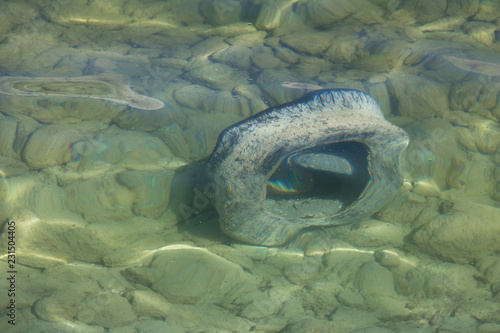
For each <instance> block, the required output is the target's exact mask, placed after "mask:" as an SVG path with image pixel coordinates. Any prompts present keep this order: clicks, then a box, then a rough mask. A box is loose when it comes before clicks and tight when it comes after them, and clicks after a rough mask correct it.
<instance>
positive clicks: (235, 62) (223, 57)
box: [212, 45, 252, 70]
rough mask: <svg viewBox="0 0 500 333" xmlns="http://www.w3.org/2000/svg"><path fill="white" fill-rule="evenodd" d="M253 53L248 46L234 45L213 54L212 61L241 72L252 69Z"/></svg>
mask: <svg viewBox="0 0 500 333" xmlns="http://www.w3.org/2000/svg"><path fill="white" fill-rule="evenodd" d="M251 54H252V51H250V49H249V48H248V47H246V46H241V45H233V46H230V47H228V48H227V49H222V50H220V51H217V52H215V53H214V54H212V59H214V60H215V61H218V62H221V63H223V64H226V65H229V66H232V67H234V68H238V69H241V70H249V69H250V55H251Z"/></svg>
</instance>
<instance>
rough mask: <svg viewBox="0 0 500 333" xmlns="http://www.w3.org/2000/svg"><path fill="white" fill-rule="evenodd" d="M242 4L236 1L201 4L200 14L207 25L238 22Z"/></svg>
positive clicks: (207, 0) (205, 1) (206, 1)
mask: <svg viewBox="0 0 500 333" xmlns="http://www.w3.org/2000/svg"><path fill="white" fill-rule="evenodd" d="M241 6H242V4H241V3H240V2H238V1H235V0H222V1H215V2H214V1H210V0H203V1H202V2H201V3H200V13H201V15H202V16H203V17H204V18H205V21H206V22H207V23H210V24H212V25H215V26H218V25H225V24H229V23H234V22H238V21H239V20H240V12H241V10H242V8H241Z"/></svg>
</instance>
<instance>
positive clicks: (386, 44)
mask: <svg viewBox="0 0 500 333" xmlns="http://www.w3.org/2000/svg"><path fill="white" fill-rule="evenodd" d="M411 52H412V49H411V44H409V43H408V42H406V41H403V40H398V39H393V40H389V41H377V40H374V41H368V42H366V43H365V45H364V47H363V49H362V51H361V52H357V53H356V56H357V57H358V59H356V60H354V61H353V62H352V65H353V66H354V67H356V68H359V69H364V70H367V71H376V72H389V71H390V70H392V69H395V68H400V67H401V66H402V65H403V62H404V60H405V58H406V57H407V56H409V55H410V54H411Z"/></svg>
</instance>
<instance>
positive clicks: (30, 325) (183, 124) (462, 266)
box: [0, 0, 500, 333]
mask: <svg viewBox="0 0 500 333" xmlns="http://www.w3.org/2000/svg"><path fill="white" fill-rule="evenodd" d="M499 24H500V3H498V2H496V1H489V0H469V1H453V0H448V1H445V0H433V1H426V0H415V1H397V0H396V1H394V0H391V1H385V0H371V1H369V0H354V1H353V0H345V1H344V0H338V1H330V0H307V1H306V0H269V1H260V0H241V1H237V0H171V1H168V0H167V1H151V0H150V1H135V0H113V1H101V0H93V1H80V0H76V1H68V0H55V1H50V2H47V1H43V0H33V1H15V2H13V1H1V2H0V77H1V78H0V189H1V190H0V222H1V223H2V234H1V238H0V249H1V250H0V253H1V256H0V258H1V259H0V266H1V271H0V275H1V276H2V278H1V279H0V292H1V293H2V294H3V295H7V297H2V298H0V305H1V309H2V310H0V314H1V317H0V319H1V320H0V330H1V331H2V332H54V331H58V332H60V331H61V332H108V331H109V332H150V331H159V332H297V333H298V332H499V331H500V295H499V294H498V292H499V291H500V256H499V255H498V252H499V251H500V245H499V244H500V218H499V217H498V216H499V215H500V214H499V212H500V210H499V207H500V127H499V119H500V97H499V96H500V95H499V91H500V56H499V55H500V28H499ZM321 88H325V89H326V88H338V89H357V90H361V91H363V92H366V93H368V94H370V95H371V96H372V97H374V98H375V99H376V100H377V102H378V103H379V105H380V107H381V110H382V113H383V114H384V116H385V118H386V119H387V120H388V121H390V122H391V123H393V124H395V125H397V126H399V127H401V128H403V129H404V130H405V131H406V132H407V133H408V134H409V137H410V144H409V146H408V149H407V150H406V151H405V153H404V155H403V166H402V167H403V174H404V179H403V180H402V188H401V190H400V191H399V192H398V193H397V195H396V196H395V198H394V199H393V200H392V201H391V203H390V204H389V205H388V206H386V207H384V208H382V209H381V210H380V211H379V212H377V213H376V214H374V215H373V216H371V217H370V218H368V219H365V220H362V221H353V222H352V223H351V224H347V225H343V226H337V227H330V228H318V229H307V230H304V231H303V232H302V233H301V234H299V235H297V236H296V237H294V238H293V240H292V241H291V242H289V243H287V244H285V245H282V246H277V247H263V246H256V245H249V244H245V243H242V242H239V241H236V240H234V239H231V238H230V237H229V236H226V235H225V234H224V233H223V232H222V230H221V228H220V227H219V224H218V214H217V212H216V211H215V210H214V208H212V207H211V205H210V199H211V196H212V193H213V189H212V188H209V183H208V185H206V184H207V182H206V180H205V179H204V177H205V176H204V168H205V164H204V162H203V161H204V160H206V158H207V157H208V156H209V155H210V154H211V152H212V150H213V149H214V147H215V145H216V141H217V137H218V135H219V133H220V132H221V131H222V130H223V129H225V128H227V127H228V126H230V125H232V124H235V123H237V122H239V121H241V120H243V119H245V118H247V117H249V116H251V115H254V114H256V113H257V112H259V111H262V110H264V109H266V108H268V107H270V106H275V105H279V104H282V103H287V102H291V101H293V100H295V99H297V98H299V97H301V96H302V95H304V94H305V93H307V92H310V91H313V90H316V89H321ZM291 156H292V155H291ZM297 156H298V157H301V155H297ZM297 156H295V157H297ZM304 156H305V157H304ZM311 156H312V155H302V160H300V159H299V158H298V161H299V165H302V167H304V165H305V167H304V168H306V167H307V168H310V167H311V165H312V166H313V167H314V168H326V169H328V170H329V171H332V170H333V172H337V173H344V174H346V175H347V174H350V173H348V172H347V171H345V170H347V169H349V170H350V168H351V167H353V166H352V165H351V164H350V163H351V162H349V161H348V160H345V159H343V158H337V159H330V160H328V159H326V162H325V159H322V160H319V159H317V158H318V156H319V155H314V156H312V157H311ZM292 162H293V161H292ZM294 163H295V162H294ZM300 163H302V164H300ZM322 163H323V164H322ZM346 168H347V169H346ZM354 170H355V169H354ZM349 172H350V171H349ZM280 177H281V178H280ZM280 177H277V180H276V179H274V180H272V181H270V183H272V185H276V186H275V187H277V188H278V190H277V191H276V193H277V195H278V194H279V195H280V196H284V197H285V200H286V201H284V202H285V204H283V205H281V206H279V205H276V206H273V207H272V209H274V211H275V212H279V211H280V210H281V211H283V214H285V215H286V214H294V212H295V210H296V209H297V208H296V201H294V200H296V199H297V198H296V197H295V196H294V195H295V193H298V192H301V190H302V188H301V186H304V189H306V186H313V185H311V184H310V183H308V182H303V181H302V180H303V179H301V178H297V179H298V180H297V179H295V180H294V179H286V174H280ZM273 181H274V183H273ZM204 184H205V187H204ZM283 184H285V185H286V186H284V185H283ZM304 184H305V185H304ZM277 185H280V186H277ZM207 186H208V187H207ZM304 191H305V192H307V193H318V192H317V191H315V190H311V189H310V188H309V187H307V191H306V190H304ZM304 191H303V192H304ZM361 191H362V189H361V190H360V192H361ZM285 192H286V193H285ZM330 199H331V198H329V197H327V198H326V199H325V198H312V199H311V205H310V206H308V208H307V210H304V213H303V214H306V216H314V215H316V216H322V215H321V214H333V213H334V212H336V211H337V210H339V209H341V206H342V203H339V201H336V200H333V199H332V200H330ZM328 200H330V201H329V204H328V203H325V202H326V201H328ZM351 201H352V200H351ZM311 207H313V208H314V209H313V210H314V211H311ZM316 207H318V208H317V209H316ZM325 207H326V208H325ZM316 210H317V212H316ZM320 210H322V211H320ZM325 211H327V213H325ZM14 323H15V325H13V324H14Z"/></svg>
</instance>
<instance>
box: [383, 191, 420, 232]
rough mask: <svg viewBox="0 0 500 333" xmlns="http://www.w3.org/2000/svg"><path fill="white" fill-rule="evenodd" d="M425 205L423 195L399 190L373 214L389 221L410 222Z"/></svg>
mask: <svg viewBox="0 0 500 333" xmlns="http://www.w3.org/2000/svg"><path fill="white" fill-rule="evenodd" d="M426 207H427V201H426V200H425V198H424V197H421V196H418V195H416V194H414V193H411V192H407V191H406V190H400V192H399V195H396V197H395V198H394V200H393V201H392V202H390V203H389V204H388V205H387V206H385V207H384V208H382V209H381V210H380V211H379V212H378V213H377V214H375V218H376V219H377V220H381V221H385V222H389V223H397V224H406V223H411V222H413V221H414V220H415V219H416V218H417V217H418V216H419V215H420V213H421V212H422V211H423V210H424V209H425V208H426ZM393 230H394V229H393Z"/></svg>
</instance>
